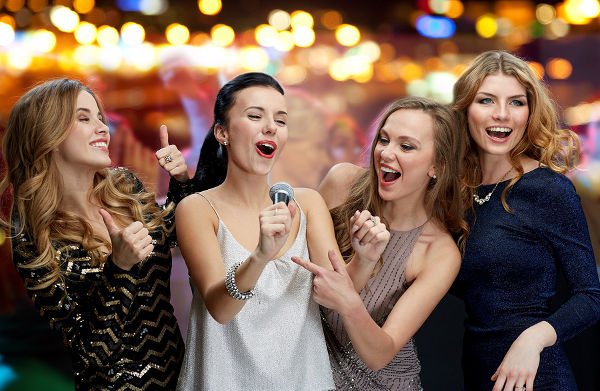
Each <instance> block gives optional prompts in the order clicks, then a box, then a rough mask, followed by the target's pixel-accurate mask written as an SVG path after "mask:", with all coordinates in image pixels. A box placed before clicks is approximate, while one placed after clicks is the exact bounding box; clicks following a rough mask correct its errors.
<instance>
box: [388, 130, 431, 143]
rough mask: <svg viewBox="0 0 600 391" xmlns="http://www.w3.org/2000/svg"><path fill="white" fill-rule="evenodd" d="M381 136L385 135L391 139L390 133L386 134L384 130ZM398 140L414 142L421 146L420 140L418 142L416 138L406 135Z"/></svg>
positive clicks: (398, 137)
mask: <svg viewBox="0 0 600 391" xmlns="http://www.w3.org/2000/svg"><path fill="white" fill-rule="evenodd" d="M380 135H384V136H385V137H388V138H391V137H390V135H389V134H388V132H386V131H385V129H384V128H381V132H380ZM396 138H397V139H398V140H408V141H412V142H413V143H415V144H419V145H421V142H420V141H419V140H417V139H416V138H414V137H412V136H405V135H403V136H397V137H396Z"/></svg>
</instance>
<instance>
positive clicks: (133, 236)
mask: <svg viewBox="0 0 600 391" xmlns="http://www.w3.org/2000/svg"><path fill="white" fill-rule="evenodd" d="M99 212H100V215H101V216H102V220H104V224H105V225H106V229H107V230H108V235H109V236H110V241H111V244H112V260H113V262H114V263H115V265H117V266H118V267H120V268H121V269H124V270H130V269H131V268H132V267H133V265H135V264H136V263H138V262H140V261H141V260H143V259H145V258H146V257H147V256H148V255H149V254H150V252H152V250H153V249H154V245H153V244H152V237H151V236H150V235H149V233H148V229H147V228H145V227H144V225H143V224H142V223H141V222H139V221H134V222H133V223H131V224H129V225H128V226H127V227H125V228H120V227H119V226H117V224H115V222H114V221H113V218H112V216H111V215H110V213H108V212H107V211H106V210H104V209H100V211H99Z"/></svg>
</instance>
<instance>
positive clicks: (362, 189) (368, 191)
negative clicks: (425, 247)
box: [331, 97, 468, 262]
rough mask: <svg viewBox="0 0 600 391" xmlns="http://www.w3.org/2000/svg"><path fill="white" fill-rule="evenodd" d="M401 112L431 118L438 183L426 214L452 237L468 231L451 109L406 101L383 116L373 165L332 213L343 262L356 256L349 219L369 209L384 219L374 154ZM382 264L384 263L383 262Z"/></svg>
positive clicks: (428, 198)
mask: <svg viewBox="0 0 600 391" xmlns="http://www.w3.org/2000/svg"><path fill="white" fill-rule="evenodd" d="M398 110H422V111H423V112H424V113H426V114H428V115H430V116H431V118H432V120H433V133H434V149H435V152H434V162H433V164H434V165H435V167H436V176H437V179H432V180H431V181H430V183H429V186H428V187H427V191H426V193H425V200H424V204H425V210H426V211H427V213H428V215H429V216H431V220H432V221H433V222H435V223H437V224H439V225H441V226H442V227H443V228H445V229H447V230H448V231H450V232H452V233H461V232H463V231H464V230H466V229H467V228H468V227H467V224H466V223H465V221H464V220H463V219H462V201H461V192H460V183H459V180H458V173H459V169H460V162H461V161H462V156H463V149H464V148H463V145H464V142H463V141H462V140H461V139H460V134H459V133H458V132H456V122H455V118H454V116H453V114H452V111H451V110H450V108H449V107H447V106H444V105H442V104H440V103H437V102H435V101H433V100H431V99H428V98H421V97H407V98H402V99H399V100H397V101H395V102H393V103H392V104H391V105H390V106H389V107H388V108H387V110H386V111H385V112H384V114H383V115H382V117H381V119H380V121H379V124H378V126H377V132H376V134H375V137H374V139H373V142H372V145H371V157H370V165H369V167H368V169H367V168H365V170H364V172H363V173H362V174H361V175H360V176H359V178H358V179H357V180H356V181H355V182H354V184H353V185H352V186H351V188H350V191H349V193H348V197H347V199H346V200H345V201H344V203H343V204H341V205H340V206H338V207H336V208H334V209H332V210H331V216H332V218H333V223H334V226H335V232H336V239H337V242H338V245H339V247H340V251H341V252H342V254H343V256H344V259H345V260H346V261H349V260H350V259H351V258H352V255H353V254H354V251H353V249H352V243H351V240H350V229H351V227H350V218H351V217H352V215H353V214H354V212H355V211H357V210H364V209H367V210H368V211H369V212H371V214H373V215H376V216H379V217H380V218H381V220H382V221H383V222H384V223H385V224H386V225H388V226H389V224H388V223H387V221H386V219H385V216H383V205H384V201H383V200H382V199H381V197H380V196H379V191H378V188H379V185H378V177H377V172H376V170H375V157H374V155H373V152H374V150H375V147H376V146H377V142H378V140H379V137H380V134H381V128H382V127H383V126H384V125H385V123H386V121H387V119H388V118H389V116H390V115H392V113H394V112H396V111H398ZM380 262H381V261H380Z"/></svg>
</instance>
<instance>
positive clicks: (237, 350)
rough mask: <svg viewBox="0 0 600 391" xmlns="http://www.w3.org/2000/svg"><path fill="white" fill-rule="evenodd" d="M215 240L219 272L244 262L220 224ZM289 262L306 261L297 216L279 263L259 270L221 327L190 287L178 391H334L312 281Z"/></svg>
mask: <svg viewBox="0 0 600 391" xmlns="http://www.w3.org/2000/svg"><path fill="white" fill-rule="evenodd" d="M209 202H210V201H209ZM211 206H212V204H211ZM213 209H214V206H213ZM215 213H217V212H216V210H215ZM217 216H218V213H217ZM217 239H218V241H219V246H220V249H221V254H222V256H223V262H224V263H225V269H229V267H230V266H232V265H233V264H234V263H236V262H240V261H244V260H245V259H246V258H248V256H249V255H250V253H249V252H248V250H246V249H245V248H244V247H243V246H242V245H241V244H239V243H238V242H237V241H236V240H235V238H234V237H233V235H232V234H231V232H230V231H229V229H228V228H227V227H226V226H225V224H224V223H223V221H221V219H220V218H219V229H218V232H217ZM292 255H296V256H299V257H302V258H304V259H308V257H309V256H308V248H307V242H306V216H305V215H304V213H303V212H302V210H301V209H300V228H299V231H298V235H297V237H296V240H295V241H294V243H293V244H292V246H291V247H290V249H289V250H288V251H287V252H286V253H285V254H284V255H283V256H281V257H280V258H278V259H276V260H273V261H271V262H269V263H268V264H267V266H266V267H265V269H264V270H263V272H262V274H261V276H260V278H259V279H258V282H257V283H256V286H255V294H254V297H252V298H251V299H249V300H248V302H247V303H246V304H245V305H244V307H243V308H242V310H241V311H240V312H239V313H238V314H236V315H235V317H234V318H233V319H232V320H231V321H230V322H229V323H227V324H225V325H222V324H219V323H218V322H216V321H215V320H214V319H213V318H212V317H211V315H210V314H209V312H208V310H207V309H206V306H205V304H204V302H203V300H202V297H201V296H200V294H199V293H198V291H197V289H196V288H195V287H194V286H193V284H192V290H193V295H194V297H193V301H192V306H191V310H190V322H189V327H188V336H187V343H186V351H185V358H184V362H183V366H182V368H181V373H180V376H179V383H178V385H177V388H178V389H179V390H186V391H187V390H261V391H268V390H277V391H280V390H307V391H308V390H311V391H312V390H329V389H334V388H335V387H334V384H333V379H332V376H331V368H330V365H329V358H328V356H327V348H326V346H325V340H324V337H323V329H322V327H321V321H320V317H319V308H318V305H317V304H316V303H315V302H314V301H313V300H312V298H311V294H312V274H311V273H309V272H308V271H307V270H305V269H304V268H302V267H300V266H299V265H297V264H295V263H294V262H292V261H291V259H290V258H291V256H292Z"/></svg>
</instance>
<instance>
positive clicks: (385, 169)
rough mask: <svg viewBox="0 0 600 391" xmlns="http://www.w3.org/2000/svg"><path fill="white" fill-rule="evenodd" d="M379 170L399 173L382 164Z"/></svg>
mask: <svg viewBox="0 0 600 391" xmlns="http://www.w3.org/2000/svg"><path fill="white" fill-rule="evenodd" d="M381 171H383V172H393V173H394V174H398V173H399V172H398V171H394V170H392V169H391V168H387V167H383V166H381Z"/></svg>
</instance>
